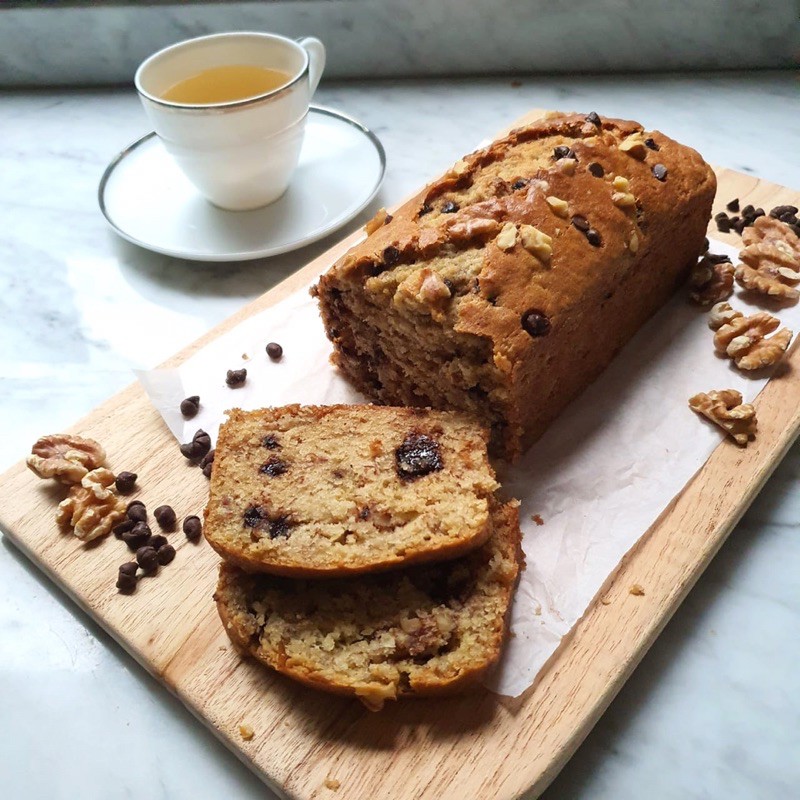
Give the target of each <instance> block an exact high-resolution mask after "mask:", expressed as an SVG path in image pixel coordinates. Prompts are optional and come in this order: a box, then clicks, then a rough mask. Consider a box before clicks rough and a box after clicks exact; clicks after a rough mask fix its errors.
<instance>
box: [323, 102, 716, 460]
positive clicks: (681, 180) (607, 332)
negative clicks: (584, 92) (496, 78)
mask: <svg viewBox="0 0 800 800" xmlns="http://www.w3.org/2000/svg"><path fill="white" fill-rule="evenodd" d="M638 133H642V128H641V126H640V125H638V124H637V123H635V122H629V121H625V120H615V119H603V120H602V125H601V126H600V127H598V126H596V125H594V124H592V123H591V122H587V120H586V118H585V117H584V116H582V115H577V114H572V115H562V116H559V117H555V118H549V119H546V120H541V121H538V122H535V123H533V124H531V125H529V126H526V127H525V128H521V129H518V130H516V131H512V133H510V134H509V135H508V136H507V137H505V138H503V139H500V140H498V141H496V142H494V143H493V144H491V145H490V146H489V147H487V148H485V149H484V150H480V151H478V152H476V153H473V154H472V155H470V156H467V157H465V158H464V159H463V161H462V162H459V164H458V165H457V166H456V167H455V168H454V169H453V170H451V171H450V172H448V173H447V174H446V175H445V176H443V177H442V178H440V179H439V180H437V181H435V182H434V183H432V184H431V185H429V186H428V187H426V188H425V189H424V190H423V191H422V192H420V193H419V194H418V195H416V196H415V197H414V198H412V199H411V200H410V201H409V202H407V203H406V204H404V205H403V206H402V207H401V208H400V209H398V211H397V212H396V213H395V214H394V216H393V218H392V220H391V222H390V223H389V224H387V225H384V226H383V227H381V228H379V229H377V230H375V231H374V233H373V234H372V235H370V236H369V237H368V238H367V239H365V240H364V241H362V242H361V243H360V244H358V245H356V246H355V247H354V248H353V249H351V250H350V251H349V252H348V253H347V254H346V255H345V256H344V257H343V258H341V259H340V260H339V261H338V262H337V263H336V264H334V265H333V267H332V268H331V270H330V271H329V272H328V273H326V274H325V275H323V276H322V278H321V279H320V282H319V286H318V288H317V294H318V296H319V298H320V304H321V307H322V313H323V318H324V320H325V323H326V328H327V331H328V335H329V337H330V338H331V339H332V341H333V342H334V345H335V348H336V353H335V357H334V360H335V362H336V363H337V364H339V365H340V366H341V367H342V368H343V369H344V370H345V372H346V373H347V374H348V377H350V378H351V379H353V380H354V382H355V383H356V385H357V386H358V387H359V388H360V389H361V390H362V391H366V392H367V393H368V394H369V395H370V396H371V397H373V398H374V399H377V400H379V401H382V402H388V403H392V402H398V397H399V396H400V395H401V394H403V393H402V391H401V390H399V389H398V388H397V387H396V386H395V385H394V383H393V380H391V379H387V377H386V376H387V375H389V374H390V370H389V368H388V367H387V366H386V365H384V364H382V363H378V364H377V365H376V366H375V370H374V373H375V375H377V376H378V379H377V381H376V380H373V379H372V376H369V377H365V376H364V374H363V370H362V371H360V367H361V365H362V363H363V361H364V353H366V351H367V349H366V347H364V348H363V352H361V351H359V352H357V353H353V352H351V351H358V350H359V345H360V344H362V342H361V339H360V338H359V337H362V338H363V336H364V334H363V333H359V334H355V335H350V333H349V331H348V330H347V328H348V312H347V310H346V309H345V308H344V304H343V303H342V302H341V301H342V294H343V293H347V292H351V293H353V292H363V293H364V296H365V298H366V304H367V305H369V304H371V305H375V306H380V305H381V303H382V302H383V301H382V299H381V298H382V296H383V295H385V294H386V293H391V292H392V286H391V284H390V281H389V280H388V279H386V278H385V276H384V275H383V271H384V270H385V269H386V267H387V264H388V265H389V266H394V265H396V264H397V265H400V267H403V265H405V264H411V265H412V266H414V267H416V268H420V269H421V268H425V267H426V266H428V265H429V263H430V260H431V259H432V258H436V257H445V258H455V254H456V253H458V252H462V251H463V250H465V249H470V250H475V251H478V254H479V258H480V265H479V271H478V273H477V275H476V280H474V281H473V283H474V285H473V286H472V287H471V288H470V289H469V290H467V291H462V292H461V293H460V294H454V297H453V301H452V308H451V313H450V314H449V315H448V316H447V317H446V320H445V321H444V322H443V323H442V324H443V326H445V327H450V329H451V330H452V331H453V332H455V333H456V334H460V335H462V341H463V342H464V343H465V344H466V345H470V344H471V343H473V342H475V341H476V340H483V341H485V342H488V343H489V344H490V347H491V353H492V361H493V364H494V368H495V370H496V374H495V379H494V380H495V384H496V386H497V387H498V388H499V389H500V390H501V391H500V392H499V393H498V396H497V398H495V400H493V401H492V403H493V407H494V408H496V409H499V411H500V414H501V416H502V418H503V423H504V426H505V430H504V433H503V436H504V443H503V445H504V446H503V449H504V450H505V453H506V454H507V455H512V456H513V455H517V454H519V452H520V448H521V447H522V446H523V445H524V444H528V443H530V441H532V440H533V439H534V438H536V436H538V435H539V434H541V432H542V431H543V429H544V427H545V426H546V425H547V423H548V422H549V421H550V420H551V419H552V418H553V417H554V416H555V415H556V414H557V413H558V411H559V410H560V409H561V408H562V407H563V406H564V405H565V404H566V403H567V402H568V401H569V400H570V399H571V398H572V397H574V396H575V394H577V393H578V392H579V391H580V390H581V389H583V388H584V387H585V386H586V385H587V384H588V383H589V382H590V381H591V380H592V379H593V378H594V377H596V375H597V374H599V372H600V371H602V369H603V368H604V367H605V366H606V364H607V363H608V362H609V361H610V360H611V358H612V357H613V355H614V354H615V353H616V352H617V351H618V350H619V348H620V347H621V346H622V344H624V342H625V341H627V339H628V338H630V336H632V335H633V333H635V331H636V330H637V329H638V328H639V327H640V326H641V324H642V323H643V322H644V321H645V320H646V319H647V318H648V317H649V316H650V314H652V313H653V311H654V310H655V309H656V308H657V307H659V306H660V305H661V304H662V303H663V302H664V301H665V300H666V298H667V297H668V296H669V294H670V293H671V292H672V291H673V290H674V288H675V287H676V285H677V284H679V283H680V282H681V280H682V279H683V278H684V277H685V276H686V274H687V272H688V269H689V266H690V263H691V262H692V261H694V260H695V259H696V257H697V256H698V255H699V253H700V251H701V250H702V243H703V238H704V235H705V230H706V225H707V222H708V218H709V214H710V209H711V202H712V200H713V196H714V192H715V189H716V179H715V177H714V174H713V172H712V170H711V169H710V167H708V165H707V164H705V162H704V161H703V160H702V158H701V157H700V156H699V155H698V154H697V153H696V152H695V151H694V150H692V149H691V148H688V147H685V146H683V145H680V144H678V143H677V142H674V141H673V140H671V139H669V138H668V137H666V136H664V135H663V134H661V133H660V132H658V131H653V132H647V133H646V134H643V137H645V138H646V139H647V140H648V141H649V142H650V146H645V145H644V144H643V145H642V147H641V148H638V149H636V150H635V151H628V152H626V151H625V150H623V149H621V147H620V145H621V144H622V143H623V142H624V141H626V140H627V139H629V137H631V135H636V134H638ZM642 141H644V138H642ZM531 142H534V143H535V142H541V143H542V148H543V151H542V152H533V151H531V152H530V153H529V154H528V155H527V156H526V157H525V158H524V159H523V158H521V157H520V156H519V153H520V152H521V150H520V148H521V147H522V146H526V145H527V144H528V143H531ZM556 142H558V143H563V144H564V146H568V147H569V148H570V149H571V151H572V156H574V158H573V157H570V158H568V159H566V160H567V161H569V162H572V161H575V160H576V161H577V163H576V164H573V165H571V167H570V169H569V170H565V169H564V161H565V159H563V158H562V159H555V158H553V157H552V156H551V155H550V154H551V152H552V148H551V145H552V144H554V143H556ZM545 151H546V152H545ZM642 151H643V154H642ZM634 152H635V154H634ZM506 163H508V164H509V165H510V166H509V167H508V168H507V169H506V173H508V175H507V177H506V178H501V177H495V178H493V179H492V180H491V181H489V180H488V178H486V177H485V176H486V175H487V174H488V172H489V171H490V170H495V171H497V170H498V169H500V168H501V167H503V165H504V164H506ZM590 164H600V165H601V166H602V168H603V172H604V174H603V175H602V177H598V176H597V175H596V174H594V173H593V172H591V171H590V170H589V165H590ZM503 168H505V167H503ZM517 168H518V172H519V174H520V177H521V179H522V180H521V181H519V182H515V181H511V179H510V174H511V173H510V172H509V170H511V171H512V172H513V170H514V169H517ZM660 170H663V171H660ZM654 171H655V172H654ZM656 172H658V174H659V175H662V176H663V178H664V179H663V180H662V179H660V178H658V177H657V176H656V174H655V173H656ZM517 183H519V186H518V188H514V187H515V186H516V185H517ZM476 187H477V188H476ZM631 196H632V198H633V204H631V203H630V202H629V201H630V200H631ZM454 198H455V199H462V203H461V204H458V203H456V204H455V205H456V206H458V207H457V208H456V210H455V211H453V212H450V211H449V210H448V211H447V212H446V211H445V210H444V208H445V206H444V205H443V204H444V203H446V202H447V201H448V200H451V201H452V200H453V199H454ZM560 201H563V202H560ZM565 205H566V208H565V207H564V206H565ZM428 209H430V210H428ZM565 214H566V216H565ZM576 217H582V218H584V219H585V220H586V221H587V222H588V224H589V225H590V226H591V228H592V229H593V230H594V231H596V232H597V233H599V236H600V239H601V243H600V244H599V245H598V246H593V245H592V244H591V243H590V242H589V240H588V237H587V234H586V232H585V231H582V230H580V229H579V227H578V226H577V225H576V224H575V223H574V219H575V218H576ZM509 223H512V224H513V225H515V226H517V227H518V228H520V227H521V226H531V227H533V228H535V229H536V230H537V231H539V232H541V233H542V234H544V235H545V236H547V237H550V239H551V240H552V244H551V248H552V255H551V257H550V258H549V261H547V262H546V263H545V262H543V261H542V260H541V259H538V258H536V256H535V255H534V254H533V253H531V252H530V251H526V249H525V247H524V246H523V243H522V237H521V236H518V237H517V242H516V244H514V245H513V246H512V247H510V248H507V247H506V246H505V239H501V240H500V245H502V246H498V243H497V242H496V241H495V238H496V237H497V236H498V234H499V232H500V231H501V230H502V228H503V227H504V226H506V225H508V224H509ZM506 238H507V237H506ZM398 268H399V267H398ZM376 273H377V274H379V275H381V277H380V278H376V277H374V276H375V274H376ZM337 293H338V294H337ZM532 309H535V310H536V311H537V312H539V313H540V314H541V315H543V316H544V317H546V318H547V320H548V321H549V330H548V333H547V334H546V335H543V336H539V337H533V336H531V335H530V334H529V332H527V331H526V330H525V329H524V327H523V325H521V320H522V318H523V316H524V315H525V314H526V313H527V312H528V311H530V310H532ZM376 313H378V312H376ZM386 349H387V347H384V351H385V350H386ZM384 355H387V354H386V353H385V352H384ZM388 356H389V361H390V362H391V361H392V355H391V354H388ZM403 367H404V368H403V369H400V370H399V373H405V374H408V380H409V381H411V382H412V383H413V382H414V380H415V375H414V374H413V372H412V373H410V374H409V370H408V366H407V365H403ZM395 382H396V381H395ZM457 390H458V387H454V391H457ZM420 392H421V394H422V395H424V396H425V397H426V399H427V400H432V401H433V402H432V404H433V405H436V406H440V407H452V406H453V398H452V397H448V398H447V399H445V398H443V397H442V398H437V397H433V398H431V393H430V391H427V390H425V391H423V390H420ZM500 395H503V397H500ZM503 398H505V399H503ZM532 398H534V399H533V400H532ZM403 399H404V400H406V399H408V395H407V394H406V395H405V396H404V397H403ZM468 406H469V403H468V402H466V401H465V403H464V404H463V405H457V406H456V407H462V408H467V407H468Z"/></svg>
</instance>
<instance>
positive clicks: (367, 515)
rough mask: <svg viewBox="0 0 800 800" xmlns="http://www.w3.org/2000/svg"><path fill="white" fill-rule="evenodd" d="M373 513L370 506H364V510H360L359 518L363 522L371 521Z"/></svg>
mask: <svg viewBox="0 0 800 800" xmlns="http://www.w3.org/2000/svg"><path fill="white" fill-rule="evenodd" d="M371 513H372V512H371V511H370V508H369V506H364V508H361V509H359V511H358V518H359V519H362V520H363V519H369V518H370V514H371Z"/></svg>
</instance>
